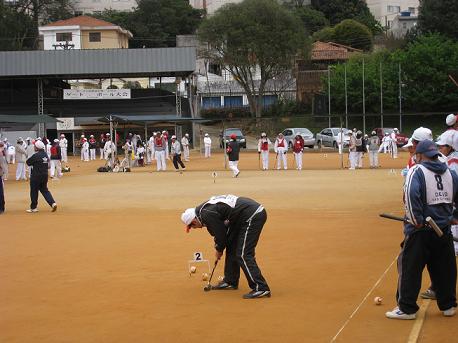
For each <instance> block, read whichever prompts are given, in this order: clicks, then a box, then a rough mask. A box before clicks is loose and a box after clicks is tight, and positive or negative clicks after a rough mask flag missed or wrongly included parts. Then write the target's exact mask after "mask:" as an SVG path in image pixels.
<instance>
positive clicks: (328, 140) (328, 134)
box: [316, 127, 350, 149]
mask: <svg viewBox="0 0 458 343" xmlns="http://www.w3.org/2000/svg"><path fill="white" fill-rule="evenodd" d="M342 131H343V133H344V144H343V145H344V146H348V142H349V141H350V137H349V136H348V131H349V130H348V129H346V128H342ZM339 133H340V127H328V128H326V129H323V130H321V131H320V132H319V133H317V134H316V145H317V146H318V147H322V146H328V147H333V148H335V149H337V145H338V144H337V142H338V141H339V138H338V135H339Z"/></svg>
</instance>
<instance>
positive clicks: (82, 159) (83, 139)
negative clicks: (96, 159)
mask: <svg viewBox="0 0 458 343" xmlns="http://www.w3.org/2000/svg"><path fill="white" fill-rule="evenodd" d="M85 141H86V137H85V136H84V135H81V137H80V149H81V151H80V154H81V161H84V152H83V144H84V142H85Z"/></svg>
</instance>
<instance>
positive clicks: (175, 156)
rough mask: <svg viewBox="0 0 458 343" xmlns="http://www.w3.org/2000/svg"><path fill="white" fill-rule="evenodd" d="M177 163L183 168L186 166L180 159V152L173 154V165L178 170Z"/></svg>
mask: <svg viewBox="0 0 458 343" xmlns="http://www.w3.org/2000/svg"><path fill="white" fill-rule="evenodd" d="M178 165H180V166H181V168H183V169H185V168H186V166H185V165H184V164H183V161H181V154H175V155H173V166H174V167H175V169H176V170H178V169H179V168H178Z"/></svg>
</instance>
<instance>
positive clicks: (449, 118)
mask: <svg viewBox="0 0 458 343" xmlns="http://www.w3.org/2000/svg"><path fill="white" fill-rule="evenodd" d="M445 123H446V124H447V126H453V125H455V123H456V115H455V114H453V113H450V114H449V115H448V116H447V118H445Z"/></svg>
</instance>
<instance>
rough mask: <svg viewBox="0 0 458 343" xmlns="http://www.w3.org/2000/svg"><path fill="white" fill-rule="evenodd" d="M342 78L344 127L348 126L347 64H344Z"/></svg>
mask: <svg viewBox="0 0 458 343" xmlns="http://www.w3.org/2000/svg"><path fill="white" fill-rule="evenodd" d="M344 80H345V127H346V128H348V92H347V64H346V63H345V66H344Z"/></svg>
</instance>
